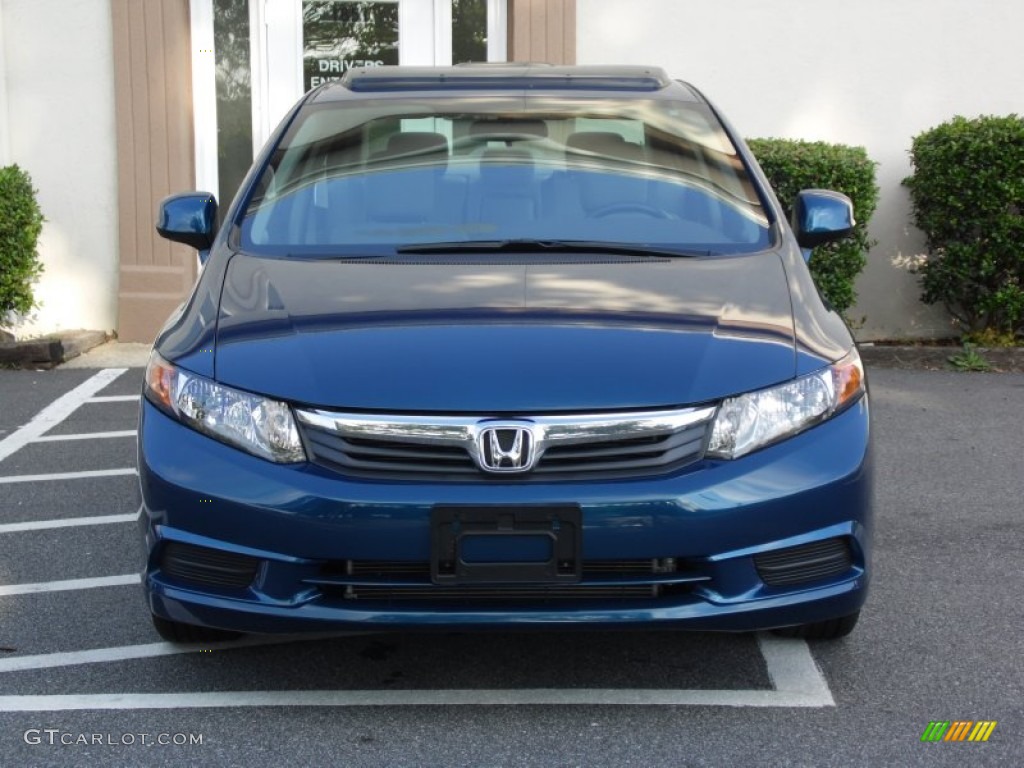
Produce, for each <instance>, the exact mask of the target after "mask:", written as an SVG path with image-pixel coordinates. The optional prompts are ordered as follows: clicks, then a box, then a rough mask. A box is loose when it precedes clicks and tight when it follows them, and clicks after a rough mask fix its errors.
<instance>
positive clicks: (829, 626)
mask: <svg viewBox="0 0 1024 768" xmlns="http://www.w3.org/2000/svg"><path fill="white" fill-rule="evenodd" d="M859 618H860V611H856V612H854V613H851V614H849V615H847V616H840V617H839V618H838V619H828V620H826V621H814V622H811V623H810V624H798V625H797V626H795V627H781V628H779V629H776V630H774V632H775V634H776V635H780V636H781V637H800V638H803V639H804V640H838V639H839V638H840V637H846V636H847V635H848V634H850V633H851V632H853V628H854V627H855V626H857V619H859Z"/></svg>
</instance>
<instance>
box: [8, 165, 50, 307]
mask: <svg viewBox="0 0 1024 768" xmlns="http://www.w3.org/2000/svg"><path fill="white" fill-rule="evenodd" d="M42 228H43V214H42V213H41V212H40V210H39V204H38V203H37V202H36V192H35V190H34V189H33V188H32V180H31V179H30V178H29V175H28V174H27V173H25V171H23V170H21V168H19V167H18V166H16V165H9V166H7V167H6V168H0V325H3V324H4V322H5V320H7V319H8V318H11V317H12V316H14V315H24V314H27V313H28V312H29V311H31V310H32V309H33V308H34V307H35V306H36V302H35V299H34V297H33V295H32V284H33V283H34V282H35V280H36V278H37V277H38V276H39V275H40V273H41V272H42V271H43V266H42V264H40V263H39V254H38V253H37V252H36V243H37V242H38V240H39V233H40V232H41V231H42Z"/></svg>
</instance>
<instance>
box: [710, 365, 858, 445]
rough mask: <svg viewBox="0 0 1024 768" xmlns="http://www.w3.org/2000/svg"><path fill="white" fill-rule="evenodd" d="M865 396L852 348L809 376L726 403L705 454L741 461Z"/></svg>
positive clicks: (732, 399) (719, 411)
mask: <svg viewBox="0 0 1024 768" xmlns="http://www.w3.org/2000/svg"><path fill="white" fill-rule="evenodd" d="M863 392H864V367H863V365H862V364H861V362H860V355H859V354H857V349H856V348H854V349H853V350H851V352H850V354H848V355H847V356H846V357H844V358H843V359H842V360H840V361H839V362H838V363H834V364H832V365H830V366H828V367H827V368H823V369H822V370H820V371H817V372H815V373H812V374H810V375H808V376H801V377H800V378H799V379H794V380H793V381H790V382H787V383H785V384H781V385H779V386H777V387H772V388H771V389H763V390H761V391H760V392H749V393H747V394H745V395H739V396H738V397H730V398H728V399H726V400H725V401H724V402H723V403H722V405H721V406H720V407H719V409H718V413H717V414H716V415H715V425H714V428H713V429H712V431H711V442H710V443H709V444H708V451H707V453H708V455H709V456H712V457H717V458H722V459H735V458H738V457H739V456H743V455H744V454H747V453H750V452H751V451H755V450H757V449H758V448H763V447H764V446H766V445H769V444H771V443H774V442H777V441H779V440H782V439H783V438H785V437H789V436H790V435H793V434H796V433H797V432H799V431H801V430H803V429H806V428H807V427H810V426H812V425H814V424H817V423H818V422H820V421H824V420H825V419H827V418H829V417H830V416H832V415H834V414H836V413H838V412H839V411H841V410H843V409H844V408H846V407H847V406H849V405H851V404H853V403H854V402H855V401H856V400H857V398H858V397H860V396H861V394H863Z"/></svg>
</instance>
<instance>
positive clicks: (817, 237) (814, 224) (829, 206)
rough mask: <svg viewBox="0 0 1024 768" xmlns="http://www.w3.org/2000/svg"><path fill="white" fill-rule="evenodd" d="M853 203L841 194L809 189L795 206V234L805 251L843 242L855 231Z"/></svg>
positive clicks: (798, 199)
mask: <svg viewBox="0 0 1024 768" xmlns="http://www.w3.org/2000/svg"><path fill="white" fill-rule="evenodd" d="M856 223H857V222H856V221H854V218H853V203H852V202H850V198H848V197H847V196H846V195H844V194H842V193H840V192H832V191H831V190H827V189H805V190H803V191H802V192H800V193H799V194H797V196H796V202H795V203H794V205H793V222H792V225H793V232H794V233H796V240H797V242H798V243H799V244H800V247H801V248H814V247H815V246H818V245H822V244H824V243H831V242H833V241H835V240H841V239H842V238H844V237H846V236H847V235H849V234H850V233H851V232H852V231H853V227H854V225H855V224H856Z"/></svg>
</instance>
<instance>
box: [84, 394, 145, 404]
mask: <svg viewBox="0 0 1024 768" xmlns="http://www.w3.org/2000/svg"><path fill="white" fill-rule="evenodd" d="M138 399H139V396H138V395H101V396H99V397H90V398H89V399H88V400H86V401H85V402H87V403H130V402H131V401H132V400H138Z"/></svg>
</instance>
